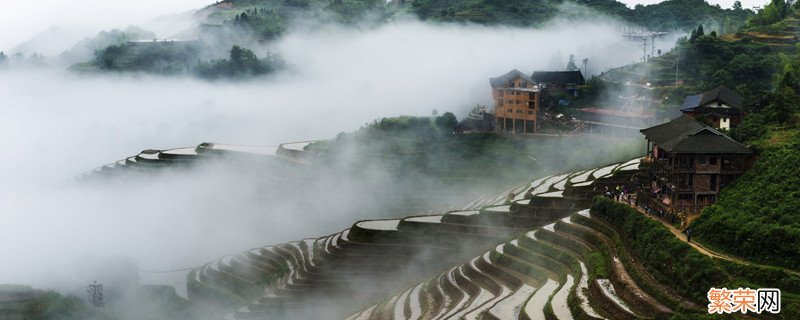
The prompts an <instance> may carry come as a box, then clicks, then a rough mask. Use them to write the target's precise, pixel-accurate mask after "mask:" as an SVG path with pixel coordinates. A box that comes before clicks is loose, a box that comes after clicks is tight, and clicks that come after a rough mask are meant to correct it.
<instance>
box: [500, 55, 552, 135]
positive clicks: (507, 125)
mask: <svg viewBox="0 0 800 320" xmlns="http://www.w3.org/2000/svg"><path fill="white" fill-rule="evenodd" d="M490 83H491V85H492V98H493V99H494V109H495V119H496V120H495V121H496V126H495V127H496V129H497V130H498V131H500V132H513V133H534V132H536V130H537V120H538V115H539V103H540V100H541V99H540V92H539V88H538V87H537V86H536V84H535V83H533V80H532V79H531V78H530V77H528V76H526V75H525V74H523V73H521V72H519V71H517V70H514V71H512V72H509V73H508V74H506V75H503V76H501V77H498V78H492V79H490Z"/></svg>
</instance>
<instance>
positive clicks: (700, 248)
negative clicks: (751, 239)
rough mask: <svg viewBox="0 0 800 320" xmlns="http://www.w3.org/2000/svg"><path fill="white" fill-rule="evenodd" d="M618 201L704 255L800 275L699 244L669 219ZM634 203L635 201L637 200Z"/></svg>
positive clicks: (798, 273) (796, 273) (797, 273)
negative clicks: (689, 239) (690, 239)
mask: <svg viewBox="0 0 800 320" xmlns="http://www.w3.org/2000/svg"><path fill="white" fill-rule="evenodd" d="M617 202H619V203H622V204H625V205H627V206H628V207H631V208H633V209H636V211H638V212H639V213H641V214H643V215H644V216H646V217H648V218H650V219H652V220H654V221H658V222H660V223H661V224H662V225H664V226H665V227H666V228H667V229H668V230H669V231H670V232H672V234H673V235H675V237H677V238H678V239H680V240H681V241H684V242H686V243H688V244H689V245H690V246H692V248H694V249H695V250H697V251H699V252H700V253H702V254H704V255H707V256H709V257H712V258H717V259H723V260H728V261H731V262H735V263H739V264H751V265H755V266H760V267H764V268H778V269H782V270H783V271H786V272H787V273H791V274H794V275H798V276H800V272H798V271H794V270H789V269H786V268H782V267H775V266H769V265H763V264H758V263H754V262H750V261H746V260H742V259H740V258H736V257H732V256H730V255H727V254H724V253H719V252H716V251H713V250H711V249H708V248H706V247H704V246H703V245H701V244H699V243H697V242H694V241H688V239H687V236H686V234H684V233H683V232H681V230H678V228H676V227H675V226H674V225H672V224H670V223H669V222H667V221H665V220H663V219H658V218H656V217H654V216H653V215H651V214H647V212H645V211H644V209H643V208H640V207H638V206H636V205H632V204H630V203H628V202H626V201H621V200H620V201H617ZM633 203H635V201H634V202H633Z"/></svg>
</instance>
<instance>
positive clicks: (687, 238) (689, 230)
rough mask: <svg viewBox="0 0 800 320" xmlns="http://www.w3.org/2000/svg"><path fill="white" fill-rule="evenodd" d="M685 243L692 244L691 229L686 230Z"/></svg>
mask: <svg viewBox="0 0 800 320" xmlns="http://www.w3.org/2000/svg"><path fill="white" fill-rule="evenodd" d="M686 242H692V229H686Z"/></svg>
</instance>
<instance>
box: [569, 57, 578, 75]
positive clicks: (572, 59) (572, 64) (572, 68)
mask: <svg viewBox="0 0 800 320" xmlns="http://www.w3.org/2000/svg"><path fill="white" fill-rule="evenodd" d="M576 70H578V66H577V65H575V55H574V54H571V55H569V62H567V71H576Z"/></svg>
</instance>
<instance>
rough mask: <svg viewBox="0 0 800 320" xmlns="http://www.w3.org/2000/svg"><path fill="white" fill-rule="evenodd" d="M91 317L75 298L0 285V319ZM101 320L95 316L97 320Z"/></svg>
mask: <svg viewBox="0 0 800 320" xmlns="http://www.w3.org/2000/svg"><path fill="white" fill-rule="evenodd" d="M91 317H92V312H91V309H90V308H89V307H88V306H87V305H86V304H85V303H84V302H83V301H82V300H81V299H80V298H78V297H76V296H73V295H63V294H60V293H57V292H54V291H47V292H44V291H39V290H34V289H32V288H31V287H29V286H21V285H6V284H4V285H0V318H2V319H9V320H15V319H25V320H51V319H52V320H73V319H74V320H78V319H89V318H91ZM104 318H105V317H103V316H101V315H98V317H97V319H104Z"/></svg>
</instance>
